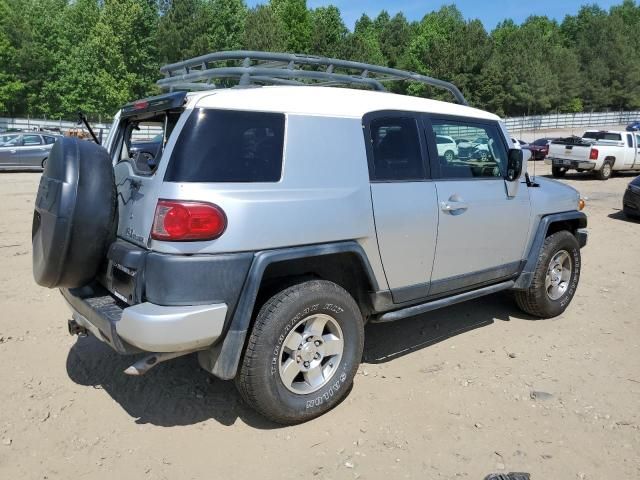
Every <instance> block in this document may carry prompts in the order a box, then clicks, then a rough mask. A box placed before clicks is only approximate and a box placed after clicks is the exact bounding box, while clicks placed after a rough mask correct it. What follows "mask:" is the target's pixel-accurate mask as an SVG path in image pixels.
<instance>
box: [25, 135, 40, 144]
mask: <svg viewBox="0 0 640 480" xmlns="http://www.w3.org/2000/svg"><path fill="white" fill-rule="evenodd" d="M22 144H23V145H24V146H25V147H28V146H30V145H42V139H41V138H40V135H25V136H24V137H23V138H22Z"/></svg>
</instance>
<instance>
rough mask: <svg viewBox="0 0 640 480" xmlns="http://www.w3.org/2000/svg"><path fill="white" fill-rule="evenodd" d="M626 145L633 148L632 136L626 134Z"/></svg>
mask: <svg viewBox="0 0 640 480" xmlns="http://www.w3.org/2000/svg"><path fill="white" fill-rule="evenodd" d="M627 145H628V146H629V147H631V148H633V135H631V134H630V133H628V134H627Z"/></svg>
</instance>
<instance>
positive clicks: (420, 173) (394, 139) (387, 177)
mask: <svg viewBox="0 0 640 480" xmlns="http://www.w3.org/2000/svg"><path fill="white" fill-rule="evenodd" d="M370 135H371V138H370V139H369V140H370V142H371V147H372V152H373V158H372V169H371V170H372V171H371V172H370V173H371V180H378V181H392V180H398V181H406V180H424V179H425V178H426V173H425V167H424V163H423V160H422V153H421V149H420V137H419V129H418V123H417V121H416V119H415V118H412V117H388V118H377V119H374V120H372V121H371V124H370Z"/></svg>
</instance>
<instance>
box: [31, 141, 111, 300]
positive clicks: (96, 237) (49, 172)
mask: <svg viewBox="0 0 640 480" xmlns="http://www.w3.org/2000/svg"><path fill="white" fill-rule="evenodd" d="M116 206H117V203H116V187H115V179H114V176H113V166H112V163H111V159H110V158H109V154H108V152H107V151H106V150H105V149H104V148H103V147H101V146H100V145H97V144H95V143H93V142H89V141H86V140H78V139H77V138H73V137H64V138H61V139H59V140H58V141H57V142H56V143H55V145H54V146H53V149H52V150H51V153H50V155H49V158H48V160H47V163H46V165H45V169H44V173H43V174H42V178H41V179H40V186H39V187H38V195H37V197H36V203H35V211H34V212H33V226H32V230H31V239H32V247H33V257H32V259H33V276H34V278H35V280H36V282H37V283H38V284H39V285H42V286H44V287H49V288H54V287H68V288H75V287H81V286H83V285H86V284H87V283H89V282H90V281H91V280H92V279H93V278H94V277H95V275H96V273H97V271H98V268H99V267H100V265H101V263H102V261H103V259H104V255H105V252H106V250H107V248H108V247H109V245H110V244H111V243H112V242H113V240H114V239H115V229H116Z"/></svg>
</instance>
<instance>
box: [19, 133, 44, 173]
mask: <svg viewBox="0 0 640 480" xmlns="http://www.w3.org/2000/svg"><path fill="white" fill-rule="evenodd" d="M18 150H19V152H18V157H19V162H20V165H21V166H24V167H40V166H42V161H43V160H44V159H45V158H46V156H47V148H46V147H45V145H44V141H43V140H42V137H41V136H40V135H37V134H34V133H32V134H25V135H23V136H22V146H21V147H20V148H19V149H18Z"/></svg>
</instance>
